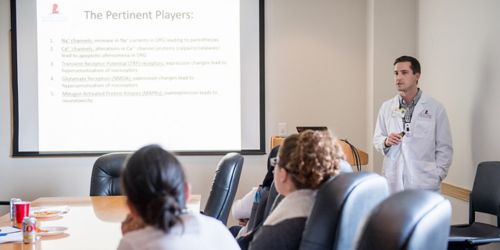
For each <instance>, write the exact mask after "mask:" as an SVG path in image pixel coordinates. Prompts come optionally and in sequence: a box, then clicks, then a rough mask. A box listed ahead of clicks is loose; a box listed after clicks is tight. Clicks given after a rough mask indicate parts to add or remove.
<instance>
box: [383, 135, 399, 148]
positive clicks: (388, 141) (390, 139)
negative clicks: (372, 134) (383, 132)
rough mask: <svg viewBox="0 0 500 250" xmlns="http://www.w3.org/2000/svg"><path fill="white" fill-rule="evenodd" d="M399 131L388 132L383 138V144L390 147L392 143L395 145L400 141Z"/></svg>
mask: <svg viewBox="0 0 500 250" xmlns="http://www.w3.org/2000/svg"><path fill="white" fill-rule="evenodd" d="M401 138H403V137H402V136H401V133H390V134H389V136H388V137H387V138H385V141H384V144H385V146H386V147H390V146H392V145H397V144H399V143H400V142H401Z"/></svg>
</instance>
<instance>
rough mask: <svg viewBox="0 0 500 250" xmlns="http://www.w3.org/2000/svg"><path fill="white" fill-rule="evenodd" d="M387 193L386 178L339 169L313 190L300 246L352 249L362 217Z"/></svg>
mask: <svg viewBox="0 0 500 250" xmlns="http://www.w3.org/2000/svg"><path fill="white" fill-rule="evenodd" d="M388 195H389V190H388V187H387V181H386V180H385V178H383V177H381V176H380V175H378V174H375V173H368V172H356V173H341V174H339V175H337V176H335V177H333V178H331V179H330V180H328V181H327V182H326V183H324V184H323V185H322V186H321V188H320V189H319V190H318V193H317V194H316V201H315V204H314V207H313V210H312V212H311V215H310V216H309V218H308V219H307V222H306V226H305V229H304V233H303V235H302V240H301V244H300V249H303V250H327V249H328V250H331V249H354V247H355V245H356V235H357V232H358V231H359V229H360V228H361V227H362V225H363V222H364V220H365V219H366V217H367V216H368V214H369V213H370V211H371V210H372V208H374V207H375V206H376V205H377V204H379V203H380V202H382V200H384V199H385V198H386V197H387V196H388Z"/></svg>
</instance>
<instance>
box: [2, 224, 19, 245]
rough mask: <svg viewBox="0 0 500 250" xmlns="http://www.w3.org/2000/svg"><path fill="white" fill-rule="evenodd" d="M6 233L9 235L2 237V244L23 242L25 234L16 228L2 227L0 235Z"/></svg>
mask: <svg viewBox="0 0 500 250" xmlns="http://www.w3.org/2000/svg"><path fill="white" fill-rule="evenodd" d="M12 232H15V233H12ZM4 233H7V235H5V236H0V244H2V243H7V242H18V241H23V232H22V231H21V230H19V229H17V228H15V227H0V235H1V234H4Z"/></svg>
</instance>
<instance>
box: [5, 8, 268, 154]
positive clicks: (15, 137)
mask: <svg viewBox="0 0 500 250" xmlns="http://www.w3.org/2000/svg"><path fill="white" fill-rule="evenodd" d="M257 1H258V3H259V25H258V26H259V105H260V107H259V120H260V122H259V133H260V136H259V148H258V149H242V150H239V151H234V150H233V151H173V152H174V153H175V154H177V155H224V154H227V153H229V152H238V153H241V154H243V155H263V154H266V147H265V134H266V131H265V124H266V123H265V47H264V46H265V36H264V34H265V30H264V28H265V25H264V24H265V17H264V14H265V13H264V0H257ZM10 22H11V29H10V37H11V68H12V82H11V86H12V90H11V91H12V126H13V128H12V137H11V140H12V144H11V145H12V157H51V156H68V157H74V156H100V155H103V154H107V153H112V152H117V151H85V152H75V151H68V152H40V151H29V150H23V151H21V150H20V149H19V99H18V95H19V89H18V70H17V69H18V65H17V35H16V31H17V26H16V25H17V24H16V0H10ZM120 152H129V151H120Z"/></svg>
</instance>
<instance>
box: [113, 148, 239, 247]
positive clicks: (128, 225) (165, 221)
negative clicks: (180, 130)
mask: <svg viewBox="0 0 500 250" xmlns="http://www.w3.org/2000/svg"><path fill="white" fill-rule="evenodd" d="M122 188H123V191H124V193H125V195H126V196H127V205H128V207H129V209H130V216H129V217H128V219H127V220H126V221H125V222H124V223H123V225H122V230H123V232H124V236H123V238H122V239H121V241H120V244H119V246H118V249H120V250H126V249H174V250H175V249H239V247H238V244H237V243H236V241H235V240H234V238H233V237H232V236H231V234H230V233H229V231H228V230H227V228H226V227H225V226H224V225H223V224H222V223H221V222H220V221H218V220H216V219H214V218H211V217H208V216H204V215H202V214H199V213H190V212H187V210H186V204H185V201H186V200H188V199H189V185H188V184H187V182H186V177H185V175H184V171H183V169H182V166H181V164H180V163H179V161H178V160H177V158H176V157H175V156H174V155H173V154H171V153H169V152H167V151H165V150H164V149H162V148H161V147H160V146H158V145H149V146H145V147H143V148H141V149H139V150H138V151H136V152H135V153H134V154H133V155H132V156H131V157H130V158H129V159H128V160H127V162H126V165H125V168H124V170H123V173H122ZM141 225H142V226H141Z"/></svg>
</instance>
